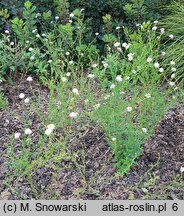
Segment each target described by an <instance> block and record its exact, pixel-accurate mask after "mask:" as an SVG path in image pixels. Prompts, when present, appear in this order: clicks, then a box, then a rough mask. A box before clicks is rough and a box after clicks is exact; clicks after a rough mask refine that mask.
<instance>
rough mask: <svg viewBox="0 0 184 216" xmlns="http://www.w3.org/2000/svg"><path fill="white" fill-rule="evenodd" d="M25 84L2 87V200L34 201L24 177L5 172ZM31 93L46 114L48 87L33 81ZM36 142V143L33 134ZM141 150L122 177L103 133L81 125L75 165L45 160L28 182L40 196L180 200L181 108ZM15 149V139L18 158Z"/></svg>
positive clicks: (183, 195) (183, 158)
mask: <svg viewBox="0 0 184 216" xmlns="http://www.w3.org/2000/svg"><path fill="white" fill-rule="evenodd" d="M25 80H26V79H25V78H22V79H21V80H20V79H18V80H16V81H15V82H14V83H13V84H12V85H11V87H10V85H8V84H4V86H3V89H4V94H5V96H6V97H7V99H8V104H9V105H8V108H7V109H6V110H4V111H0V143H1V145H0V199H32V198H35V196H34V193H33V190H32V187H31V186H30V184H29V182H28V179H27V177H26V176H25V177H23V178H20V177H16V176H14V175H13V173H12V174H11V173H7V164H8V160H9V159H8V158H7V157H6V155H7V151H8V145H9V140H10V135H12V134H14V133H15V132H17V131H21V130H22V127H23V126H22V124H21V123H20V119H21V118H24V111H23V110H22V107H21V105H20V99H19V98H18V96H19V94H20V93H21V92H24V93H25V94H26V95H27V96H30V97H32V96H31V95H29V94H30V92H29V88H28V83H27V82H26V81H25ZM32 90H33V92H34V96H35V97H36V96H38V95H39V96H40V100H41V102H42V105H43V107H45V110H43V112H45V113H47V106H46V104H47V100H48V99H49V91H48V89H47V88H45V87H43V86H41V85H40V84H37V83H34V84H32ZM32 99H33V100H34V97H32ZM27 109H29V106H28V107H27ZM30 119H31V120H32V125H34V127H35V128H32V130H34V129H35V130H39V128H40V127H41V123H40V121H39V119H38V118H37V115H36V114H35V113H31V114H30ZM74 127H77V126H74ZM33 135H34V134H33ZM34 142H35V143H36V142H37V136H35V137H34ZM142 147H143V153H142V154H141V156H140V157H139V158H138V159H137V160H136V164H135V165H134V166H133V167H132V169H131V171H130V172H129V173H128V174H126V175H124V176H123V177H121V176H119V175H118V174H117V172H116V170H115V168H114V162H113V155H112V153H111V150H110V147H109V144H108V142H107V140H106V138H105V135H104V133H103V131H102V129H100V128H99V127H98V126H96V125H94V124H92V123H89V122H81V127H80V130H78V131H77V130H76V134H75V136H74V137H73V138H71V145H69V149H70V151H71V152H72V153H73V154H74V153H75V152H77V151H80V150H81V149H83V151H82V152H83V153H84V154H79V157H78V158H77V162H78V167H77V165H76V164H75V163H74V162H73V161H70V160H62V161H61V162H60V166H59V167H58V169H57V170H54V166H53V164H49V162H48V163H47V164H45V167H42V168H39V169H37V170H34V172H33V173H32V178H33V184H34V188H35V189H36V191H37V192H38V198H44V199H184V187H183V186H184V183H183V180H184V176H182V173H181V172H180V168H181V167H182V166H184V105H183V104H178V105H177V106H176V107H173V108H171V109H170V110H168V113H167V114H166V115H165V116H164V118H163V119H162V120H161V122H159V124H158V125H157V126H156V127H155V133H154V134H153V135H152V136H151V137H150V138H149V140H148V141H147V142H146V143H144V144H143V145H142ZM19 151H20V143H19V142H18V141H16V140H15V142H14V152H15V154H17V155H18V154H19ZM83 166H85V168H84V167H83ZM7 176H8V178H9V179H7ZM11 176H12V179H11Z"/></svg>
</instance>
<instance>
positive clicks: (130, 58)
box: [127, 53, 134, 61]
mask: <svg viewBox="0 0 184 216" xmlns="http://www.w3.org/2000/svg"><path fill="white" fill-rule="evenodd" d="M127 56H128V60H129V61H132V60H133V57H134V53H129V54H128V55H127Z"/></svg>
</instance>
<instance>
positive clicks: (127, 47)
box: [122, 43, 130, 50]
mask: <svg viewBox="0 0 184 216" xmlns="http://www.w3.org/2000/svg"><path fill="white" fill-rule="evenodd" d="M122 47H124V48H125V49H126V50H127V49H129V48H130V44H127V43H122Z"/></svg>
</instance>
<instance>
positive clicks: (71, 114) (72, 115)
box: [69, 112, 78, 118]
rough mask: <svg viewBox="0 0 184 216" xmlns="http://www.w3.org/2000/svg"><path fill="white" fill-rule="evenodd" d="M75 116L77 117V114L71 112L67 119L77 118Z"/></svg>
mask: <svg viewBox="0 0 184 216" xmlns="http://www.w3.org/2000/svg"><path fill="white" fill-rule="evenodd" d="M77 116H78V113H75V112H71V113H70V114H69V117H70V118H77Z"/></svg>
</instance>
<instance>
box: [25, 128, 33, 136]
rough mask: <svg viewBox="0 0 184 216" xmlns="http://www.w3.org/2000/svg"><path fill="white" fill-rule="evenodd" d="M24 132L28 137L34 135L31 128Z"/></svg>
mask: <svg viewBox="0 0 184 216" xmlns="http://www.w3.org/2000/svg"><path fill="white" fill-rule="evenodd" d="M24 132H25V134H26V135H31V134H32V130H31V129H29V128H27V129H25V131H24Z"/></svg>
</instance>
